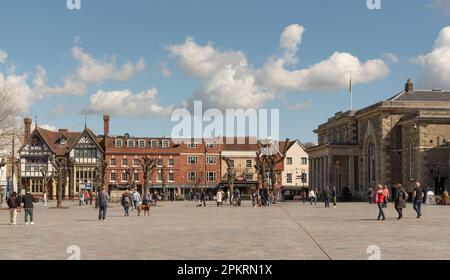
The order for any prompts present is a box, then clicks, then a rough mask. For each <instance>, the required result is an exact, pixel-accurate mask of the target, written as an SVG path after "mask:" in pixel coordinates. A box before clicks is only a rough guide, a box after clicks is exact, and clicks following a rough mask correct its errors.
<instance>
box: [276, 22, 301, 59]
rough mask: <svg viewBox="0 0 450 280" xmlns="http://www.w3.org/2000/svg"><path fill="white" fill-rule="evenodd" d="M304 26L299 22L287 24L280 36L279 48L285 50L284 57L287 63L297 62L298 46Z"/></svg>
mask: <svg viewBox="0 0 450 280" xmlns="http://www.w3.org/2000/svg"><path fill="white" fill-rule="evenodd" d="M303 32H305V28H304V27H303V26H301V25H299V24H292V25H289V26H287V27H286V28H285V29H284V30H283V32H282V33H281V36H280V48H281V49H282V50H283V51H285V54H284V59H285V60H286V62H287V63H291V64H293V63H296V62H297V53H298V48H299V46H300V44H301V41H302V35H303Z"/></svg>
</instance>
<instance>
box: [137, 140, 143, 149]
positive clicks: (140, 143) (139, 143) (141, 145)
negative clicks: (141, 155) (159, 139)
mask: <svg viewBox="0 0 450 280" xmlns="http://www.w3.org/2000/svg"><path fill="white" fill-rule="evenodd" d="M138 145H139V148H145V140H139V142H138Z"/></svg>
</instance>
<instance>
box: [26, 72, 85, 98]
mask: <svg viewBox="0 0 450 280" xmlns="http://www.w3.org/2000/svg"><path fill="white" fill-rule="evenodd" d="M62 82H63V85H62V86H59V87H50V86H48V85H47V71H46V70H45V68H44V67H42V66H40V65H38V66H36V75H35V76H34V79H33V85H34V89H35V90H36V92H37V93H39V94H42V95H45V94H51V95H77V96H81V95H84V94H85V93H86V84H85V83H83V82H81V81H79V80H77V79H76V78H74V77H73V76H65V77H64V79H63V81H62Z"/></svg>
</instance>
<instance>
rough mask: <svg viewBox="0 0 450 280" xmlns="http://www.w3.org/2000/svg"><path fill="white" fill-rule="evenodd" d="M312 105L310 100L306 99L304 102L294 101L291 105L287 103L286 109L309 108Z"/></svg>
mask: <svg viewBox="0 0 450 280" xmlns="http://www.w3.org/2000/svg"><path fill="white" fill-rule="evenodd" d="M312 105H313V103H312V100H311V99H308V100H307V101H305V102H299V103H295V104H292V105H288V106H287V109H288V110H289V111H298V110H302V109H307V108H311V107H312Z"/></svg>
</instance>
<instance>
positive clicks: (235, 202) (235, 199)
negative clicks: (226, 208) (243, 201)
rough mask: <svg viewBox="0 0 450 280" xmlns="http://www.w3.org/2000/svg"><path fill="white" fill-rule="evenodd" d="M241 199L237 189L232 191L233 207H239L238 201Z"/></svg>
mask: <svg viewBox="0 0 450 280" xmlns="http://www.w3.org/2000/svg"><path fill="white" fill-rule="evenodd" d="M240 198H241V192H240V191H239V189H238V188H235V189H234V190H233V206H239V205H238V204H239V200H240Z"/></svg>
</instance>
